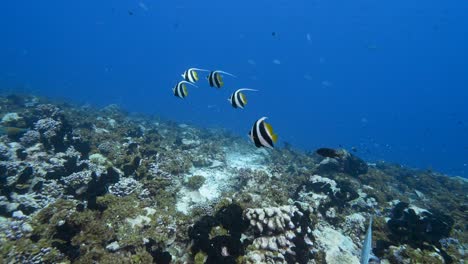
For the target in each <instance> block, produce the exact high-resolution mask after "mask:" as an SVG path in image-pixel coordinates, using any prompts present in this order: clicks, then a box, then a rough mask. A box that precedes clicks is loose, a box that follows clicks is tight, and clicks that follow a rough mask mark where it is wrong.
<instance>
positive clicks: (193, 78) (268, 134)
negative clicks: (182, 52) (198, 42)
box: [172, 68, 380, 264]
mask: <svg viewBox="0 0 468 264" xmlns="http://www.w3.org/2000/svg"><path fill="white" fill-rule="evenodd" d="M198 72H209V75H208V76H207V77H206V78H207V80H208V83H209V85H210V86H211V87H216V88H218V89H220V88H221V87H223V86H224V81H223V76H222V75H227V76H230V77H234V78H236V76H235V75H233V74H231V73H228V72H225V71H221V70H214V71H210V70H205V69H199V68H190V69H188V70H186V71H184V73H182V74H181V76H182V78H183V79H184V80H182V81H179V82H178V83H177V84H176V85H175V86H174V88H173V89H172V91H173V93H174V95H175V96H176V97H179V98H181V99H184V98H185V97H187V95H188V91H187V84H189V85H192V86H194V87H198V86H196V85H195V83H196V82H198V81H199V79H200V78H199V76H198ZM243 91H253V92H258V90H255V89H249V88H241V89H238V90H236V91H235V92H234V93H232V94H231V96H230V97H229V98H228V101H229V103H230V104H231V106H232V107H233V108H236V109H237V108H241V109H243V108H244V107H245V105H246V104H247V98H246V96H245V94H244V93H242V92H243ZM265 119H267V117H261V118H259V119H258V120H257V121H255V123H254V124H253V126H252V128H251V129H250V131H249V134H248V135H249V138H250V139H251V140H252V142H253V143H254V144H255V146H256V147H257V148H260V147H267V148H271V149H273V147H274V144H275V143H276V142H277V141H278V136H277V135H276V134H275V133H274V132H273V127H272V126H271V125H270V124H268V123H266V122H265ZM370 261H376V262H380V260H379V259H378V258H377V257H375V256H374V255H373V254H372V217H371V218H370V220H369V226H368V230H367V233H366V236H365V240H364V243H363V247H362V251H361V260H360V264H368V263H369V262H370Z"/></svg>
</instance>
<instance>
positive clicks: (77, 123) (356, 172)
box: [0, 95, 468, 264]
mask: <svg viewBox="0 0 468 264" xmlns="http://www.w3.org/2000/svg"><path fill="white" fill-rule="evenodd" d="M0 117H1V118H2V120H1V123H0V186H1V188H0V254H1V259H0V263H317V264H318V263H329V264H331V263H340V264H342V263H359V256H360V251H361V246H362V241H363V238H364V235H365V232H366V228H367V226H366V225H367V223H368V219H369V217H370V216H371V215H373V217H374V225H373V241H374V242H375V243H374V244H375V246H374V250H373V251H374V253H375V255H377V256H378V257H379V258H380V259H381V260H382V263H464V260H465V259H466V256H465V250H466V247H467V242H468V237H467V232H466V231H467V230H466V228H467V222H466V219H468V217H467V209H468V204H467V182H466V180H464V179H460V178H455V177H448V176H445V175H442V174H438V173H436V172H433V171H422V170H414V169H410V168H405V167H402V166H399V165H396V164H389V163H385V162H379V163H377V164H367V163H366V162H364V161H363V160H361V159H360V158H358V157H356V156H354V155H353V154H351V153H349V152H347V151H345V150H336V153H337V154H336V155H333V156H332V157H323V156H321V155H318V154H317V153H315V152H310V153H304V152H301V151H298V150H295V149H293V148H291V147H290V146H285V147H283V148H280V149H276V150H264V149H256V148H255V147H254V146H253V145H252V144H250V142H248V141H247V140H246V139H245V138H239V137H236V136H232V135H230V134H229V133H227V132H225V131H222V130H214V129H203V128H197V127H194V126H190V125H186V124H177V123H174V122H170V121H167V120H162V119H160V118H158V117H152V116H139V115H132V114H128V113H126V112H124V111H123V110H121V109H119V108H118V107H117V106H115V105H110V106H107V107H105V108H102V109H95V108H92V107H89V106H75V105H72V104H69V103H64V102H52V101H49V100H46V99H44V98H38V97H34V96H30V95H9V96H2V97H0Z"/></svg>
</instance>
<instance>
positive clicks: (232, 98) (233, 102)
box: [231, 94, 237, 108]
mask: <svg viewBox="0 0 468 264" xmlns="http://www.w3.org/2000/svg"><path fill="white" fill-rule="evenodd" d="M231 105H232V107H234V108H237V104H236V101H235V100H234V94H231Z"/></svg>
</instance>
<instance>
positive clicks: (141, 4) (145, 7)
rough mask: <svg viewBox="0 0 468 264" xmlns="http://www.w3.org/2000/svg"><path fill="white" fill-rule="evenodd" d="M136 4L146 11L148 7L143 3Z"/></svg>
mask: <svg viewBox="0 0 468 264" xmlns="http://www.w3.org/2000/svg"><path fill="white" fill-rule="evenodd" d="M138 5H139V6H140V7H141V9H143V10H145V11H148V7H147V6H146V5H145V3H143V2H139V3H138Z"/></svg>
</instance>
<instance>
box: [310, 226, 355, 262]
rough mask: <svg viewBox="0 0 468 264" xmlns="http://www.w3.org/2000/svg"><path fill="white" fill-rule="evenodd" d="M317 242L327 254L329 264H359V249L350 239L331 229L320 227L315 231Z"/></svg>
mask: <svg viewBox="0 0 468 264" xmlns="http://www.w3.org/2000/svg"><path fill="white" fill-rule="evenodd" d="M313 234H314V237H315V239H316V242H317V244H318V246H319V247H320V248H322V249H323V250H324V251H325V252H326V257H325V258H326V261H327V263H329V264H342V263H349V264H354V263H355V264H359V259H358V257H356V255H357V254H358V253H359V250H358V248H357V247H356V245H354V243H353V241H352V240H351V238H350V237H348V236H345V235H343V234H342V233H341V232H339V231H337V230H334V229H332V228H330V227H324V226H320V227H319V228H318V229H315V230H314V231H313Z"/></svg>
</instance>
